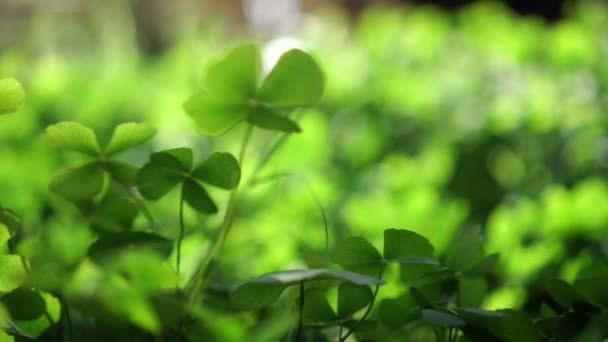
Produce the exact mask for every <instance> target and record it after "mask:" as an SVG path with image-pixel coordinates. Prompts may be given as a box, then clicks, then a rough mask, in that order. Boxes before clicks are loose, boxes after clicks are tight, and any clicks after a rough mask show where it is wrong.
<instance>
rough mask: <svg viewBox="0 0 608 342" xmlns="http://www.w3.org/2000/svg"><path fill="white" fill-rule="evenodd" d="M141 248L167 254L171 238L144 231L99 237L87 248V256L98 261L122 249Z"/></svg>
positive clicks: (170, 246) (169, 250) (171, 246)
mask: <svg viewBox="0 0 608 342" xmlns="http://www.w3.org/2000/svg"><path fill="white" fill-rule="evenodd" d="M129 248H143V249H151V250H153V251H156V252H157V253H159V254H160V255H162V256H168V255H169V254H170V253H171V249H172V248H173V243H172V242H171V240H169V239H167V238H164V237H162V236H160V235H156V234H152V233H145V232H124V233H116V234H109V235H105V236H102V237H100V238H99V239H98V240H97V241H95V242H94V243H93V244H92V245H91V247H90V248H89V257H91V259H93V260H96V261H99V260H102V259H104V258H112V256H115V255H116V253H117V252H119V251H120V250H122V249H129Z"/></svg>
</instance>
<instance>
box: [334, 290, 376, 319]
mask: <svg viewBox="0 0 608 342" xmlns="http://www.w3.org/2000/svg"><path fill="white" fill-rule="evenodd" d="M372 297H373V293H372V290H371V289H370V288H369V286H366V285H355V284H351V283H342V284H340V286H339V287H338V316H339V317H340V318H345V317H348V316H350V315H352V314H354V313H355V312H357V311H359V310H361V309H363V308H364V307H366V306H367V305H368V304H369V303H370V302H371V301H372Z"/></svg>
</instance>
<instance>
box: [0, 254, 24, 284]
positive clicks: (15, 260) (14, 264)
mask: <svg viewBox="0 0 608 342" xmlns="http://www.w3.org/2000/svg"><path fill="white" fill-rule="evenodd" d="M21 258H22V257H21V256H19V255H12V254H11V255H0V293H3V292H9V291H12V290H14V289H16V288H17V287H19V286H20V285H21V284H23V282H24V281H25V278H26V270H25V266H24V264H23V263H24V261H23V260H22V259H21Z"/></svg>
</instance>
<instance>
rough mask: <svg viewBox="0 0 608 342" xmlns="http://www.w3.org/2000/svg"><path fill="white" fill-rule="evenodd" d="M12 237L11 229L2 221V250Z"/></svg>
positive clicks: (0, 229)
mask: <svg viewBox="0 0 608 342" xmlns="http://www.w3.org/2000/svg"><path fill="white" fill-rule="evenodd" d="M11 237H12V234H11V231H10V230H8V227H7V226H6V225H5V224H3V223H1V222H0V251H1V250H2V246H4V245H5V244H6V242H7V241H8V240H10V238H11Z"/></svg>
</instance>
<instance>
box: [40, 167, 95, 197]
mask: <svg viewBox="0 0 608 342" xmlns="http://www.w3.org/2000/svg"><path fill="white" fill-rule="evenodd" d="M102 186H103V171H102V170H101V169H100V168H99V167H98V166H97V164H95V163H89V164H85V165H83V166H79V167H73V168H68V169H64V170H62V171H60V172H59V173H58V174H57V175H55V176H54V177H53V178H52V179H51V183H50V185H49V188H50V189H51V191H53V192H54V193H56V194H58V195H61V196H63V197H65V198H67V199H69V200H82V199H87V198H91V197H94V196H95V195H97V194H98V193H99V192H100V191H101V188H102Z"/></svg>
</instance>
